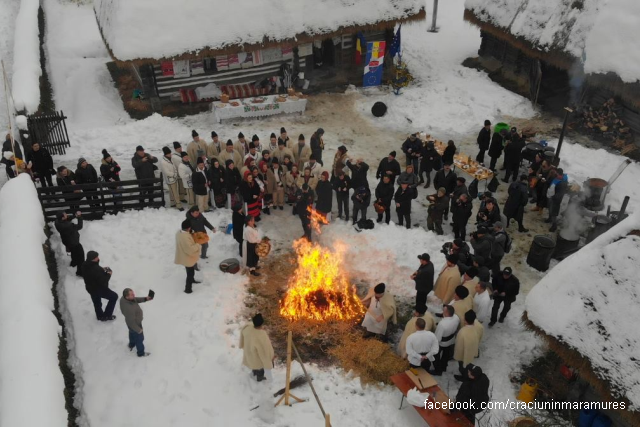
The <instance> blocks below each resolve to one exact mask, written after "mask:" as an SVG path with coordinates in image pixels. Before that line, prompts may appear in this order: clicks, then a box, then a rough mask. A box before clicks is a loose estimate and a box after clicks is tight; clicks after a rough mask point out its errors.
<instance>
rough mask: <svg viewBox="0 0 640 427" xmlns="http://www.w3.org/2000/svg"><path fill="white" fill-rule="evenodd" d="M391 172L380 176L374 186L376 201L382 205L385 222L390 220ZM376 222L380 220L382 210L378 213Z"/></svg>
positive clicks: (391, 197)
mask: <svg viewBox="0 0 640 427" xmlns="http://www.w3.org/2000/svg"><path fill="white" fill-rule="evenodd" d="M392 176H393V175H391V174H385V175H383V176H382V180H381V181H380V182H379V183H378V186H377V187H376V194H375V196H376V202H377V203H379V204H381V205H382V206H384V215H385V222H386V223H387V224H389V221H391V202H392V201H393V193H394V188H393V179H392ZM377 222H378V223H381V222H382V212H380V213H378V221H377Z"/></svg>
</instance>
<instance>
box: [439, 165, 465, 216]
mask: <svg viewBox="0 0 640 427" xmlns="http://www.w3.org/2000/svg"><path fill="white" fill-rule="evenodd" d="M443 161H444V157H443ZM451 165H452V162H445V163H444V166H443V167H442V169H441V170H439V171H438V172H437V173H436V176H435V177H434V178H433V187H434V188H437V189H440V188H444V189H445V192H446V194H452V193H453V191H454V190H455V188H456V183H457V182H458V175H456V173H455V172H454V171H452V170H451ZM463 184H464V182H463ZM444 219H445V220H447V219H449V205H447V208H446V209H445V210H444Z"/></svg>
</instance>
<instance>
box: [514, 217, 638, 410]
mask: <svg viewBox="0 0 640 427" xmlns="http://www.w3.org/2000/svg"><path fill="white" fill-rule="evenodd" d="M639 229H640V213H638V212H636V213H635V214H633V215H632V216H630V217H629V218H628V219H626V220H624V221H622V222H621V223H620V224H618V225H617V226H615V227H614V228H612V229H611V230H609V231H608V232H607V233H605V234H603V235H602V236H600V237H599V238H597V239H596V240H594V241H593V242H591V243H589V244H588V245H587V246H586V247H584V248H583V249H581V250H580V251H579V252H577V253H576V254H574V255H572V256H570V257H569V258H567V259H566V260H564V261H563V262H561V263H560V264H558V265H557V266H556V267H555V268H554V269H553V270H551V272H549V273H548V274H547V275H546V276H545V277H544V278H543V279H542V280H541V281H540V282H539V283H538V284H537V285H536V287H535V288H534V289H533V290H532V291H531V292H530V293H529V296H528V297H527V302H526V309H527V314H528V316H529V319H530V320H531V321H532V322H533V323H534V324H536V325H537V326H538V327H539V328H541V329H542V330H543V331H545V332H546V333H547V334H549V335H551V336H553V337H555V338H557V339H558V340H560V341H561V342H562V343H564V344H566V345H567V346H569V347H570V348H572V349H574V350H577V351H578V352H579V353H580V354H582V355H583V356H584V357H586V358H587V359H589V362H590V363H591V365H592V366H593V372H594V373H595V374H596V375H597V376H598V377H599V378H601V379H602V380H604V381H606V382H607V384H608V385H609V386H610V388H611V390H612V393H613V394H614V396H617V397H626V398H627V399H628V400H629V402H630V403H631V404H632V408H630V409H632V410H636V411H637V410H638V408H639V407H640V369H639V368H640V365H639V364H638V361H637V356H638V354H639V353H640V330H639V329H638V328H637V326H636V325H635V323H634V322H633V320H630V318H629V314H631V313H635V312H637V308H638V304H640V301H639V297H638V292H637V285H638V277H637V276H638V265H639V264H640V237H638V236H637V235H629V233H630V232H631V231H634V230H635V231H636V232H637V230H639Z"/></svg>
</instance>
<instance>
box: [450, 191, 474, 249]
mask: <svg viewBox="0 0 640 427" xmlns="http://www.w3.org/2000/svg"><path fill="white" fill-rule="evenodd" d="M472 209H473V205H472V204H471V201H470V200H469V195H468V194H467V193H462V194H460V196H458V199H457V200H456V201H455V202H454V203H453V204H452V206H451V216H452V219H453V236H454V237H455V238H456V239H462V240H465V239H466V238H467V223H468V222H469V217H470V216H471V210H472Z"/></svg>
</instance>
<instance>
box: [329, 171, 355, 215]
mask: <svg viewBox="0 0 640 427" xmlns="http://www.w3.org/2000/svg"><path fill="white" fill-rule="evenodd" d="M350 188H351V178H349V176H347V175H346V174H345V173H344V172H343V171H340V172H338V176H337V178H336V179H335V180H334V181H333V189H334V190H335V192H336V200H337V202H338V218H340V219H342V211H343V210H344V215H345V216H344V220H345V221H349V189H350Z"/></svg>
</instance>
